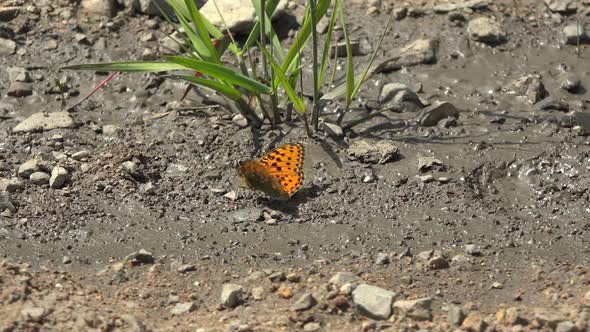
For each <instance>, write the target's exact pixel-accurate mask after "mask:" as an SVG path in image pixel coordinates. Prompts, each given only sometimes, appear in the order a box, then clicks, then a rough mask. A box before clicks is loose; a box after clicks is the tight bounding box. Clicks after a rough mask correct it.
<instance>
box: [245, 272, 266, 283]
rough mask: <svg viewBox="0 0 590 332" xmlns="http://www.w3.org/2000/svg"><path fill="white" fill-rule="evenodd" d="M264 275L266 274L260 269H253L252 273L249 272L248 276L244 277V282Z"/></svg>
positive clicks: (257, 279)
mask: <svg viewBox="0 0 590 332" xmlns="http://www.w3.org/2000/svg"><path fill="white" fill-rule="evenodd" d="M264 277H266V274H265V273H264V272H262V271H254V272H252V273H250V275H249V276H247V277H246V278H244V282H245V283H247V284H249V283H252V282H256V281H259V280H262V279H264Z"/></svg>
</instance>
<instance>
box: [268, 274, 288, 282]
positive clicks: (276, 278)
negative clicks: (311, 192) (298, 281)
mask: <svg viewBox="0 0 590 332" xmlns="http://www.w3.org/2000/svg"><path fill="white" fill-rule="evenodd" d="M286 279H287V276H286V275H285V272H283V271H277V272H274V273H271V274H270V275H269V276H268V280H270V281H272V282H279V281H285V280H286Z"/></svg>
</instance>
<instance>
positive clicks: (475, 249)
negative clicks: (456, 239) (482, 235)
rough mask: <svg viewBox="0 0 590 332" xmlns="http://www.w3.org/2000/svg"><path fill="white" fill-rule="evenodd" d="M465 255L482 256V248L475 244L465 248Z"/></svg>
mask: <svg viewBox="0 0 590 332" xmlns="http://www.w3.org/2000/svg"><path fill="white" fill-rule="evenodd" d="M465 253H466V254H468V255H471V256H481V247H480V246H477V245H475V244H468V245H466V246H465Z"/></svg>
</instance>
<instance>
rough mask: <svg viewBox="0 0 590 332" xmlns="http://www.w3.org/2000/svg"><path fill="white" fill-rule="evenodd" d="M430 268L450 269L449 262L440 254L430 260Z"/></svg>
mask: <svg viewBox="0 0 590 332" xmlns="http://www.w3.org/2000/svg"><path fill="white" fill-rule="evenodd" d="M428 268H429V269H430V270H441V269H448V268H449V262H448V261H447V260H446V259H445V258H444V257H440V256H436V257H432V258H431V259H430V260H429V261H428Z"/></svg>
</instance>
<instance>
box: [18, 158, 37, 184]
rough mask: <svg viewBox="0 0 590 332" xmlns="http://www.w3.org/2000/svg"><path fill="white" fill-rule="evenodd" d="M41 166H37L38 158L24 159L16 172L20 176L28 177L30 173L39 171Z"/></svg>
mask: <svg viewBox="0 0 590 332" xmlns="http://www.w3.org/2000/svg"><path fill="white" fill-rule="evenodd" d="M40 169H41V168H40V167H39V160H38V159H30V160H27V161H25V162H24V163H23V164H22V165H20V167H19V168H18V170H17V171H16V174H17V175H18V176H20V177H21V178H24V179H28V178H29V177H30V176H31V174H33V173H35V172H37V171H39V170H40Z"/></svg>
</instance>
